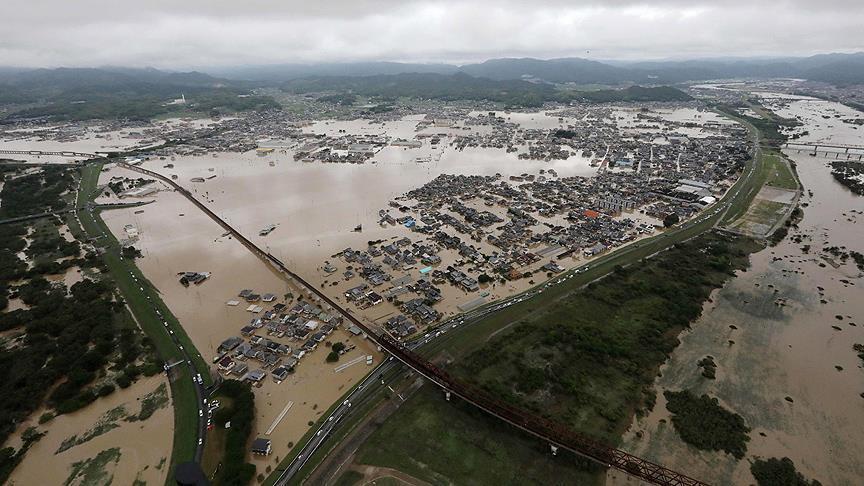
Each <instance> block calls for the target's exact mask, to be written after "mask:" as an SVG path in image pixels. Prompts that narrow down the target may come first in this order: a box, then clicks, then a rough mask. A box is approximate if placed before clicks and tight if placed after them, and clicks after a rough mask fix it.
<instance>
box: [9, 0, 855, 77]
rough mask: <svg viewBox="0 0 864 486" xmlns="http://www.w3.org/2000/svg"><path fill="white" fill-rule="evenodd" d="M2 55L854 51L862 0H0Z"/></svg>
mask: <svg viewBox="0 0 864 486" xmlns="http://www.w3.org/2000/svg"><path fill="white" fill-rule="evenodd" d="M0 2H2V9H0V10H2V16H0V65H5V66H28V67H29V66H100V65H126V66H155V67H162V68H175V69H182V68H189V67H206V66H217V65H218V66H226V65H247V64H276V63H290V62H316V61H366V60H389V61H421V62H427V61H445V62H471V61H480V60H484V59H488V58H492V57H511V56H532V57H542V58H549V57H565V56H576V57H587V58H593V59H657V58H669V57H673V58H695V57H716V56H768V55H809V54H815V53H822V52H852V51H859V50H864V0H653V1H634V0H605V1H601V0H533V1H515V0H480V1H471V0H463V1H431V0H337V1H334V0H300V1H298V0H271V1H261V0H110V1H104V0H103V1H98V0H0Z"/></svg>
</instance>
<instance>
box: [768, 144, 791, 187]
mask: <svg viewBox="0 0 864 486" xmlns="http://www.w3.org/2000/svg"><path fill="white" fill-rule="evenodd" d="M763 161H764V163H765V168H764V170H765V174H766V179H765V184H767V185H769V186H774V187H781V188H783V189H792V190H795V189H798V179H797V178H796V177H795V173H794V172H793V170H792V168H791V167H790V165H789V161H787V160H786V158H785V157H783V155H782V154H780V153H778V152H775V151H770V152H766V153H765V155H764V157H763Z"/></svg>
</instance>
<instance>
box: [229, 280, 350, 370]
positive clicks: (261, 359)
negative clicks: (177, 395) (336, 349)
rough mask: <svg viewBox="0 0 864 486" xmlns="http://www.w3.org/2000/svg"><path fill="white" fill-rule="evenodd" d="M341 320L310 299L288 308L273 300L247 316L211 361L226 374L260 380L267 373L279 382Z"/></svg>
mask: <svg viewBox="0 0 864 486" xmlns="http://www.w3.org/2000/svg"><path fill="white" fill-rule="evenodd" d="M240 294H241V297H244V295H245V297H244V298H245V299H247V300H248V299H249V298H250V297H251V298H253V299H255V298H258V294H255V293H254V292H252V291H251V290H248V289H245V290H243V291H241V293H240ZM265 295H267V296H268V297H269V296H271V295H273V294H265ZM271 301H272V300H271ZM341 322H342V318H341V317H340V316H336V315H333V314H330V313H328V312H326V311H324V310H323V309H321V308H320V307H318V306H317V305H315V304H313V303H311V302H306V301H300V302H297V303H296V304H294V305H293V306H292V307H290V308H289V307H288V306H286V305H285V304H283V303H277V304H274V305H273V308H272V309H270V310H267V311H266V312H263V313H261V315H255V317H253V318H251V320H250V321H249V323H248V324H247V325H245V326H243V327H242V328H240V335H239V336H231V337H229V338H227V339H225V340H224V341H222V343H221V344H220V345H219V347H218V348H217V350H216V351H217V353H218V355H217V356H216V358H215V359H214V363H216V365H217V368H218V370H219V371H220V372H221V373H223V374H224V375H226V376H234V377H236V378H237V379H241V380H248V381H250V382H252V383H253V384H260V382H261V381H262V380H263V379H264V378H265V377H267V375H268V374H269V375H270V376H272V378H273V381H275V382H277V383H280V382H282V381H283V380H285V379H286V378H287V377H288V375H290V374H291V373H293V372H294V368H295V367H296V366H297V365H298V363H299V362H300V360H302V359H303V356H305V355H306V354H307V353H309V352H311V351H313V350H315V349H316V348H317V347H318V345H319V344H321V343H322V342H323V341H325V340H326V339H327V337H328V336H329V335H330V334H331V333H332V332H333V330H334V329H336V327H338V326H339V325H340V324H341Z"/></svg>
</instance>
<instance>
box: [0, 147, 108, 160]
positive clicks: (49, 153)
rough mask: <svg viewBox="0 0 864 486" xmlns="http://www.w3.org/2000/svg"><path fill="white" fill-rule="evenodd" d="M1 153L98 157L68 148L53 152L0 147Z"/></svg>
mask: <svg viewBox="0 0 864 486" xmlns="http://www.w3.org/2000/svg"><path fill="white" fill-rule="evenodd" d="M0 155H36V156H42V155H56V156H59V157H76V158H77V157H85V158H88V159H92V158H95V157H98V155H96V154H91V153H87V152H71V151H68V150H63V151H56V152H51V151H45V150H6V149H0Z"/></svg>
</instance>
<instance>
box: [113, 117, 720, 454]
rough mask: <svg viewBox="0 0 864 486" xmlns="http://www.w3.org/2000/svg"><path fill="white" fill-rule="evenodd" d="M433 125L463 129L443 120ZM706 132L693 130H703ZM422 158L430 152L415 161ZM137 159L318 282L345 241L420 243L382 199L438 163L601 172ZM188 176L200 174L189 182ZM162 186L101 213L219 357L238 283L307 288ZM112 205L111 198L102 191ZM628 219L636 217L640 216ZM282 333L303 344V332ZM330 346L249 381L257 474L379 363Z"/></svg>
mask: <svg viewBox="0 0 864 486" xmlns="http://www.w3.org/2000/svg"><path fill="white" fill-rule="evenodd" d="M634 113H635V112H632V113H631V112H624V111H622V113H621V114H620V116H621V118H622V120H624V119H625V118H626V120H624V121H622V123H623V124H628V123H630V124H632V123H633V122H634V120H635V115H634ZM625 115H626V116H625ZM666 115H668V116H672V117H676V116H677V117H679V118H682V119H688V120H689V119H691V118H693V119H697V117H699V118H698V119H701V117H703V116H705V117H708V116H712V115H710V114H705V113H701V112H697V111H696V110H680V111H675V110H669V111H668V113H666ZM508 116H510V117H512V118H514V120H513V121H518V122H519V123H521V124H524V125H526V126H543V127H556V126H561V123H562V122H561V121H559V120H558V118H557V117H552V116H548V115H545V114H517V113H513V114H509V115H508ZM418 120H419V118H416V117H415V118H411V117H407V118H405V119H403V120H398V121H393V122H386V123H384V124H381V123H378V124H370V123H369V122H368V121H366V120H355V121H345V122H336V121H320V122H316V123H314V124H312V125H311V126H309V127H307V130H308V131H310V132H313V133H338V132H339V130H346V131H347V132H349V133H358V134H363V133H382V132H384V131H386V132H387V133H388V135H390V136H391V137H402V138H409V139H410V138H414V136H415V129H416V127H417V124H418ZM424 130H427V131H428V130H430V129H429V128H426V129H424ZM434 130H435V131H436V132H438V131H442V130H443V131H448V130H454V128H447V129H443V128H437V127H436V128H435V129H434ZM634 130H635V128H634ZM698 131H699V130H698V129H696V130H694V133H695V132H698ZM442 145H444V144H442ZM418 158H422V159H424V160H425V159H428V160H429V162H425V163H416V162H415V160H417V159H418ZM142 166H143V167H145V168H147V169H150V170H153V171H156V172H159V173H161V174H164V175H166V176H169V177H175V178H176V181H177V182H178V183H179V184H181V185H182V186H183V187H185V188H187V189H189V190H190V191H192V192H193V194H194V196H195V197H197V198H198V199H199V200H201V201H202V202H203V203H204V204H206V205H207V206H208V207H210V208H212V209H213V210H214V211H215V212H216V213H217V214H219V216H220V217H221V218H222V219H224V220H226V221H227V222H228V223H229V224H231V225H232V226H233V227H235V228H236V229H237V230H239V231H240V232H241V233H243V234H244V235H245V236H246V237H248V238H250V239H251V240H252V241H254V242H255V243H256V244H258V245H259V246H260V247H261V248H264V249H266V250H267V251H269V252H271V253H272V254H274V255H275V256H276V257H277V258H279V259H280V260H282V261H283V262H285V264H286V265H287V266H288V267H289V268H291V269H292V270H294V271H296V272H297V273H298V274H300V275H302V276H303V277H305V278H307V279H309V280H310V281H313V282H323V279H325V278H328V277H326V276H325V274H324V272H323V271H322V270H321V269H320V267H322V266H323V265H324V262H325V260H330V261H331V262H333V263H334V264H335V265H336V266H337V267H340V272H339V274H341V271H344V268H341V267H344V262H341V261H338V260H337V259H333V258H331V255H333V254H334V253H336V252H339V251H341V250H342V249H344V248H346V247H349V246H350V247H354V248H365V247H366V246H367V242H368V241H369V240H377V239H390V238H392V237H394V236H411V237H412V239H413V240H416V239H417V237H416V235H413V234H412V233H411V232H410V231H409V230H407V229H405V228H402V227H401V226H399V227H396V228H381V227H380V225H378V224H377V221H378V219H379V216H378V210H379V209H381V208H385V207H387V203H388V202H389V201H390V200H392V199H393V198H394V197H397V196H399V195H402V194H403V193H405V192H407V191H408V190H410V189H413V188H416V187H419V186H421V185H423V184H425V183H426V182H428V181H430V180H432V179H433V178H434V177H436V176H438V175H439V174H442V173H456V174H481V175H493V174H496V173H501V174H505V175H513V174H521V173H524V172H530V173H533V174H536V173H538V171H539V170H540V169H546V170H549V169H555V171H557V173H558V174H560V176H561V177H566V176H573V175H584V176H590V175H592V174H594V173H595V172H596V171H597V168H595V167H591V166H590V159H589V158H588V157H583V156H582V155H578V154H577V155H572V156H570V157H569V158H568V159H566V160H554V161H549V162H541V161H532V160H522V159H519V158H518V154H517V153H507V152H506V151H505V150H504V149H488V148H466V149H465V150H462V151H457V150H455V149H454V148H452V147H449V146H448V147H444V146H441V147H433V146H431V145H430V144H428V143H425V144H424V145H423V146H421V147H420V148H418V149H406V148H400V147H393V146H389V147H385V148H384V149H382V150H381V151H380V152H378V153H377V154H376V155H375V157H374V160H373V161H370V162H368V163H366V164H363V165H353V164H323V163H302V162H295V161H294V160H293V153H292V152H291V151H290V150H286V151H281V150H280V151H277V152H275V153H273V154H270V155H268V156H266V157H259V156H257V155H255V153H254V152H249V153H243V154H236V153H230V154H229V153H219V154H208V155H206V156H177V157H174V158H172V159H171V160H156V159H152V160H148V161H145V162H144V163H143V165H142ZM113 176H120V177H131V178H138V177H141V176H140V174H137V173H134V172H131V171H129V170H126V169H122V168H118V167H111V168H109V169H107V170H106V171H105V172H104V173H103V174H102V175H101V177H100V183H102V184H104V183H106V182H108V180H109V179H110V178H111V177H113ZM193 178H195V179H196V180H204V182H192V179H193ZM157 186H159V187H161V189H162V190H160V191H159V192H158V193H156V194H152V195H149V196H147V197H144V198H142V200H153V201H154V202H153V203H151V204H147V205H144V206H141V207H135V208H123V209H113V210H110V211H104V212H103V219H104V220H105V221H106V223H107V224H108V226H109V228H110V230H111V232H112V233H113V234H114V235H115V236H117V237H118V238H120V239H122V238H125V237H126V236H127V234H128V233H127V231H126V229H125V227H126V226H127V225H133V226H134V227H135V228H136V229H137V232H138V234H139V236H138V241H137V242H136V243H135V246H136V248H139V249H140V250H141V251H142V253H143V257H142V258H141V259H139V260H138V262H137V264H138V266H139V267H140V268H141V270H142V272H143V273H144V275H145V276H146V277H147V279H148V280H149V281H150V282H151V283H153V284H154V286H155V287H156V288H157V289H158V290H159V291H160V293H161V295H162V298H163V300H164V301H165V303H166V304H167V305H168V307H169V308H170V309H171V311H172V312H173V313H174V315H175V316H176V317H177V318H178V320H179V321H180V323H181V324H182V326H183V328H184V329H185V331H186V332H187V334H188V335H189V336H190V338H191V340H192V342H193V343H194V344H195V347H196V348H197V350H198V351H199V352H200V353H201V354H202V356H203V358H204V360H205V361H207V362H211V361H212V359H213V357H214V356H216V348H217V347H218V346H219V344H220V343H221V342H222V341H223V340H224V339H226V338H228V337H230V336H237V335H239V334H240V333H239V330H240V328H241V327H243V326H244V325H246V324H248V322H249V320H250V318H252V317H253V315H252V314H250V313H249V312H246V306H245V305H239V306H228V305H226V301H228V300H232V299H237V294H238V292H239V291H240V290H241V289H254V290H255V291H256V292H258V293H261V294H264V293H273V294H275V295H277V296H280V297H281V296H283V295H285V294H287V293H289V292H290V293H293V294H294V295H295V296H296V295H298V294H299V291H298V289H296V288H292V287H291V286H290V285H289V284H288V283H287V282H285V281H284V280H283V279H282V278H281V277H279V276H278V275H277V274H275V273H274V272H273V271H272V270H271V269H270V268H269V267H268V266H267V265H266V264H264V263H263V262H262V261H261V260H259V259H258V258H257V257H255V256H254V255H253V254H252V253H251V252H249V250H248V249H246V248H245V247H243V245H241V244H240V243H238V242H237V241H235V240H233V239H232V238H230V237H227V236H223V235H224V230H223V229H222V228H221V227H220V226H219V225H218V224H216V223H215V222H214V221H212V220H210V219H209V218H208V217H207V216H206V215H205V214H204V213H202V212H201V211H200V210H198V209H197V208H196V207H195V206H194V205H193V204H192V203H190V202H189V201H187V200H186V199H184V198H183V197H182V196H181V195H179V194H177V193H176V192H173V191H170V190H168V188H167V187H166V186H164V185H163V183H161V182H160V183H158V184H157ZM104 202H116V200H114V199H111V198H105V200H104ZM625 216H628V217H634V218H640V216H639V215H631V214H626V215H625ZM271 224H273V225H276V228H275V230H274V231H272V232H271V233H270V234H269V235H267V236H259V231H260V230H261V229H263V228H265V227H267V226H269V225H271ZM358 224H359V225H362V228H363V231H362V233H357V232H353V231H352V229H353V228H354V227H355V226H357V225H358ZM579 263H584V261H580V260H579V259H574V260H573V261H572V262H571V265H573V266H575V265H576V264H579ZM184 271H195V272H211V277H210V278H209V279H208V280H206V281H205V282H204V283H202V284H200V285H190V286H189V287H183V286H182V285H180V284H179V282H178V277H177V273H178V272H184ZM331 278H332V277H331ZM331 283H332V282H331ZM538 283H539V282H538ZM346 285H348V284H345V283H341V284H340V285H338V286H335V287H333V286H330V287H328V288H327V289H326V290H327V292H328V293H329V294H330V295H331V296H333V297H334V298H337V299H339V298H340V297H341V294H342V292H341V291H342V290H344V287H345V286H346ZM355 285H356V284H355ZM530 285H531V284H530V283H529V282H528V281H526V280H525V279H523V281H520V282H519V283H516V284H512V285H511V284H508V285H506V286H505V285H498V286H497V288H490V289H484V290H488V291H489V292H490V294H491V295H490V298H495V297H500V296H503V295H505V294H507V293H512V292H515V291H519V290H523V289H524V288H527V287H528V286H530ZM448 287H449V286H448ZM445 296H446V297H447V302H446V303H444V304H445V305H446V306H449V309H450V310H449V312H453V311H455V308H456V305H457V304H459V303H460V302H463V301H464V300H470V299H473V298H474V297H468V296H467V295H466V294H465V293H464V292H461V291H459V293H457V292H451V289H447V290H445ZM343 300H344V299H343ZM388 305H390V304H388ZM351 310H352V311H354V310H355V309H351ZM393 311H395V308H392V305H391V308H387V307H386V306H381V307H379V308H373V310H370V311H369V312H367V313H361V314H360V318H365V319H367V320H370V321H374V320H376V319H377V318H381V317H386V316H387V315H389V313H390V312H393ZM329 340H330V341H346V342H348V343H349V344H354V345H355V346H356V349H354V350H353V351H351V352H349V353H348V354H346V355H344V356H342V357H341V359H340V361H339V363H337V364H344V363H350V362H352V360H355V359H357V358H361V357H362V356H364V355H372V356H373V359H374V360H375V362H378V360H380V359H381V354H380V353H379V352H378V351H377V350H376V349H374V347H373V346H372V345H371V343H370V342H368V341H365V340H363V339H362V338H358V337H352V336H349V335H348V334H347V333H346V332H345V331H344V330H342V329H338V330H336V331H335V332H334V334H333V335H331V336H330V338H329ZM282 341H283V342H284V340H282ZM286 344H289V345H291V346H293V347H296V346H297V343H286ZM327 354H328V349H327V348H326V347H325V346H320V347H319V349H317V350H316V351H314V352H312V353H310V354H309V355H307V356H305V357H304V358H303V359H302V361H301V362H300V364H299V365H298V367H297V371H296V373H295V374H293V375H291V376H290V377H289V378H288V379H287V380H286V381H284V382H282V383H274V382H273V380H272V379H271V378H270V377H269V376H268V377H266V378H265V379H264V380H263V384H262V386H261V387H260V388H254V391H255V403H256V423H255V432H254V434H255V435H256V436H261V437H269V438H270V439H272V441H273V454H272V455H271V456H268V457H267V458H263V459H262V458H255V459H254V460H255V462H256V464H258V466H259V467H258V469H259V471H263V470H265V468H266V466H268V465H269V466H272V467H273V468H275V467H276V464H277V462H278V461H277V458H284V457H285V456H286V454H287V453H288V451H289V449H290V447H289V444H291V443H297V442H298V441H299V439H300V438H301V437H302V435H303V434H304V433H305V432H306V431H307V430H308V428H309V426H308V423H309V422H310V421H313V420H315V419H316V418H318V417H319V416H320V415H321V414H322V413H324V411H326V410H327V409H328V408H329V407H330V405H332V404H333V403H334V402H335V401H336V400H338V399H339V397H340V396H342V395H343V394H344V393H345V392H347V391H348V389H349V388H350V386H352V385H353V384H355V383H357V382H358V381H359V380H360V379H361V378H362V377H363V376H364V375H365V374H367V373H368V372H369V370H370V369H371V367H369V366H367V365H366V362H365V360H358V361H357V363H356V364H354V365H352V366H350V367H348V368H346V369H345V370H343V371H340V372H338V373H337V372H336V371H335V369H334V368H335V365H333V364H328V363H326V362H325V357H326V355H327ZM250 367H251V368H253V369H254V368H255V367H257V366H256V365H254V364H253V363H250ZM289 403H290V404H291V406H290V408H289V409H288V411H287V413H286V414H285V416H284V418H283V419H282V420H281V421H279V422H278V424H277V425H275V427H274V428H273V430H272V432H271V433H270V434H269V436H268V435H267V430H268V429H270V427H271V425H273V424H274V423H275V422H276V419H277V418H278V417H279V415H280V414H281V412H282V411H283V410H285V409H286V407H288V405H289Z"/></svg>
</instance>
